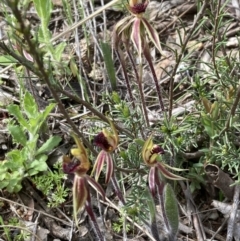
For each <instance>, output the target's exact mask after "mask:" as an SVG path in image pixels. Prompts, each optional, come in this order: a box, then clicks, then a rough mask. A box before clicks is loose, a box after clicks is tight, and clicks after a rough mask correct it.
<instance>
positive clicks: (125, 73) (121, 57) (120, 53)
mask: <svg viewBox="0 0 240 241" xmlns="http://www.w3.org/2000/svg"><path fill="white" fill-rule="evenodd" d="M116 53H117V56H118V59H119V61H120V64H121V66H122V70H123V75H124V78H125V81H126V85H127V90H128V94H129V97H130V101H131V104H132V106H133V108H134V109H135V107H136V106H135V102H134V99H133V94H132V89H131V86H130V81H129V78H128V74H127V68H126V65H125V62H124V59H123V53H122V51H121V50H120V49H118V50H116Z"/></svg>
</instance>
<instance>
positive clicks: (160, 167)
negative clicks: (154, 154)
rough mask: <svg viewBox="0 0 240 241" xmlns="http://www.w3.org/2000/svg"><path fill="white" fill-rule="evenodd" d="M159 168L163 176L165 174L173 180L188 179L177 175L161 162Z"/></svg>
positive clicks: (158, 164)
mask: <svg viewBox="0 0 240 241" xmlns="http://www.w3.org/2000/svg"><path fill="white" fill-rule="evenodd" d="M157 168H158V169H159V171H160V172H161V173H162V174H163V176H165V177H166V178H168V179H171V180H187V179H186V178H184V177H181V176H178V175H175V174H173V173H171V172H169V171H168V170H167V169H166V168H165V167H164V166H163V165H162V164H161V163H160V162H158V163H157Z"/></svg>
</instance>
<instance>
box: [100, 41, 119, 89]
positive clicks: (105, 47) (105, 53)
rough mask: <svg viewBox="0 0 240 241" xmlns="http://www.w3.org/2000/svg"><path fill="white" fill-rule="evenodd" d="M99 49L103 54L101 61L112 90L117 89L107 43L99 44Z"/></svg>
mask: <svg viewBox="0 0 240 241" xmlns="http://www.w3.org/2000/svg"><path fill="white" fill-rule="evenodd" d="M101 49H102V52H103V59H104V62H105V66H106V69H107V73H108V78H109V80H110V83H111V86H112V90H116V89H117V80H116V73H115V68H114V63H113V60H112V52H111V47H110V45H109V44H108V43H104V42H101Z"/></svg>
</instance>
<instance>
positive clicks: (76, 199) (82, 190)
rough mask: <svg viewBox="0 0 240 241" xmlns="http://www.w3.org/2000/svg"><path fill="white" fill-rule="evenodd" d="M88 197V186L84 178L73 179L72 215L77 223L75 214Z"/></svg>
mask: <svg viewBox="0 0 240 241" xmlns="http://www.w3.org/2000/svg"><path fill="white" fill-rule="evenodd" d="M87 197H88V184H87V182H86V179H85V177H79V176H75V177H74V183H73V213H74V218H75V221H76V223H77V214H78V212H79V211H80V210H81V208H82V207H83V206H84V204H85V202H86V200H87Z"/></svg>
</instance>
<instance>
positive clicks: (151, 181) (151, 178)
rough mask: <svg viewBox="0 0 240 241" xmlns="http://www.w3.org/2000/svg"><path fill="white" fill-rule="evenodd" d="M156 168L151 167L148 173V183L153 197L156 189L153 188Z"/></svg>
mask: <svg viewBox="0 0 240 241" xmlns="http://www.w3.org/2000/svg"><path fill="white" fill-rule="evenodd" d="M156 170H157V169H156V167H155V166H154V167H151V168H150V171H149V174H148V185H149V189H150V192H151V194H152V196H153V197H155V194H156V190H155V179H156Z"/></svg>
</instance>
